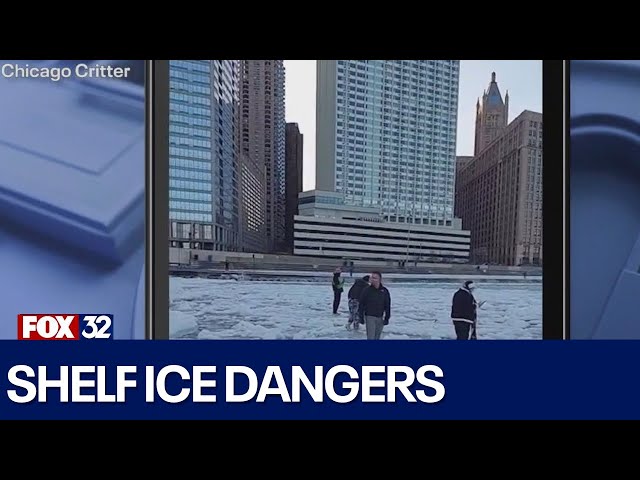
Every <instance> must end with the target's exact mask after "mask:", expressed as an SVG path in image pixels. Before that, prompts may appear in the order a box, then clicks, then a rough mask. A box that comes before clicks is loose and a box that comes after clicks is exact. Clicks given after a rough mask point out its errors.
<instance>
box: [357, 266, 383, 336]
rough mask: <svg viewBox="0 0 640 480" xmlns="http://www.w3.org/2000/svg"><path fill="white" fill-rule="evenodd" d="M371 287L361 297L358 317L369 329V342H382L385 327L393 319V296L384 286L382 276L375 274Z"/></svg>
mask: <svg viewBox="0 0 640 480" xmlns="http://www.w3.org/2000/svg"><path fill="white" fill-rule="evenodd" d="M370 280H371V285H370V286H369V287H367V288H365V289H364V291H363V292H362V294H361V295H360V301H359V307H358V316H359V319H360V323H364V324H365V326H366V328H367V340H380V337H381V336H382V330H383V329H384V326H385V325H389V319H390V318H391V295H390V294H389V290H387V288H386V287H385V286H384V285H382V274H381V273H380V272H373V273H372V274H371V277H370Z"/></svg>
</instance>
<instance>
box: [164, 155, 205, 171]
mask: <svg viewBox="0 0 640 480" xmlns="http://www.w3.org/2000/svg"><path fill="white" fill-rule="evenodd" d="M169 166H171V167H177V168H190V169H193V170H203V171H205V172H210V171H211V162H208V161H203V162H200V161H196V160H185V159H182V158H170V159H169Z"/></svg>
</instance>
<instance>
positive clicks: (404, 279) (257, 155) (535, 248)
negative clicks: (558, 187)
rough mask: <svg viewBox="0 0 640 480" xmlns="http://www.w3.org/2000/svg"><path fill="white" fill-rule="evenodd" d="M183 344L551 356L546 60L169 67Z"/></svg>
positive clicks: (175, 324)
mask: <svg viewBox="0 0 640 480" xmlns="http://www.w3.org/2000/svg"><path fill="white" fill-rule="evenodd" d="M169 71H170V82H169V90H170V93H169V95H170V99H169V109H170V118H169V142H170V144H169V227H170V228H169V230H170V231H169V238H168V246H169V274H170V279H169V280H170V281H169V286H170V311H169V323H170V335H171V338H173V339H203V340H206V339H216V340H217V339H228V340H234V339H255V340H260V339H279V340H304V339H347V340H348V339H351V340H365V339H368V340H379V339H384V340H394V339H397V340H403V339H404V340H407V339H413V340H416V339H425V340H428V339H442V340H445V339H459V340H468V339H542V277H543V273H542V238H543V237H542V222H543V219H542V188H543V186H542V151H543V146H542V132H543V122H542V61H541V60H508V61H507V60H317V61H316V60H172V61H170V63H169Z"/></svg>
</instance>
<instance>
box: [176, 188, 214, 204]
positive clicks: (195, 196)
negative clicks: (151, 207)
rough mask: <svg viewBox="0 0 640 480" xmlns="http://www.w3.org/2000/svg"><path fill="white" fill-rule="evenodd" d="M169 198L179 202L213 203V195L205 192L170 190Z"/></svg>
mask: <svg viewBox="0 0 640 480" xmlns="http://www.w3.org/2000/svg"><path fill="white" fill-rule="evenodd" d="M169 198H170V199H177V200H194V201H196V200H198V201H201V202H209V203H211V194H210V193H203V192H186V191H183V190H173V189H169Z"/></svg>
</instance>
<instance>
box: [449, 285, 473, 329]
mask: <svg viewBox="0 0 640 480" xmlns="http://www.w3.org/2000/svg"><path fill="white" fill-rule="evenodd" d="M474 289H475V285H474V283H473V280H468V281H466V282H464V285H463V286H462V288H460V289H459V290H458V291H457V292H456V293H455V294H454V295H453V302H452V304H451V320H452V321H453V326H454V328H455V330H456V339H457V340H477V339H478V338H477V336H476V321H477V311H478V302H476V299H475V297H474V296H473V290H474Z"/></svg>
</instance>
